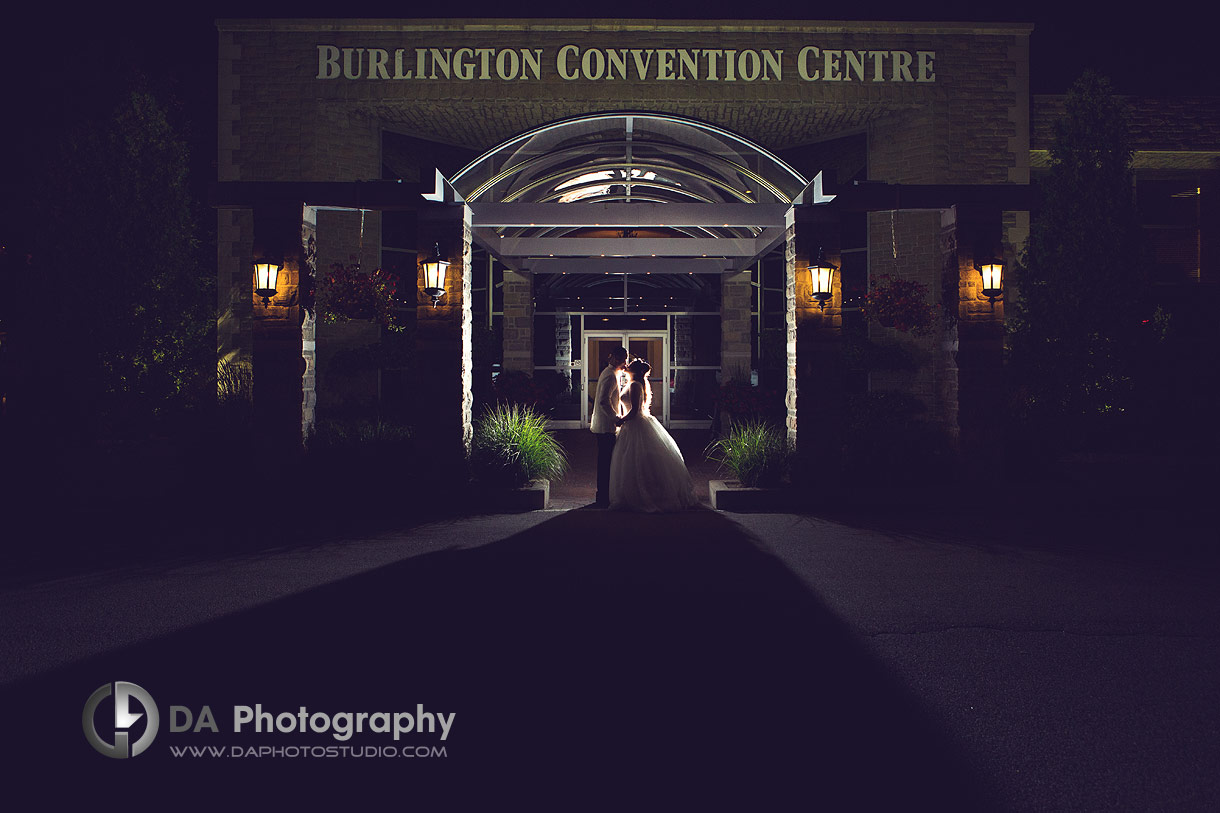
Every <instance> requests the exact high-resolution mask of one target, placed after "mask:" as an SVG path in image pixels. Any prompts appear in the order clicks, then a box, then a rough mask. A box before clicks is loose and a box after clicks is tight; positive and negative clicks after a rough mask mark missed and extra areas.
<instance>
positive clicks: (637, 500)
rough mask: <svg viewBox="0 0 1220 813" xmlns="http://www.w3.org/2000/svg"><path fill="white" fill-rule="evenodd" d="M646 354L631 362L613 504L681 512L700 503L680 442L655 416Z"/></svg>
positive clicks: (631, 508) (617, 446)
mask: <svg viewBox="0 0 1220 813" xmlns="http://www.w3.org/2000/svg"><path fill="white" fill-rule="evenodd" d="M651 369H652V368H651V367H650V366H649V364H648V362H646V361H644V360H643V359H636V360H635V361H633V362H631V363H630V364H628V365H627V375H628V377H629V378H630V384H629V385H628V387H627V390H626V392H625V393H624V395H623V398H622V402H623V404H624V406H626V407H627V412H626V413H624V414H623V415H622V417H620V418H619V419H618V421H617V423H618V424H619V426H620V427H621V428H620V429H619V433H618V439H617V440H616V441H615V442H614V456H613V457H612V458H611V460H610V507H611V508H614V509H619V510H626V511H648V512H654V513H655V512H662V511H681V510H683V509H686V508H691V507H693V506H696V505H698V504H699V499H698V497H696V496H695V487H694V484H693V483H692V482H691V476H690V472H689V471H687V470H686V461H684V460H683V459H682V452H681V451H679V449H678V444H677V443H675V442H674V439H673V438H672V437H670V435H669V433H668V432H666V431H665V427H664V426H662V425H661V422H660V421H658V420H657V419H656V418H654V417H652V414H651V413H650V411H649V410H650V407H651V406H652V388H651V387H650V386H649V384H648V372H649V370H651Z"/></svg>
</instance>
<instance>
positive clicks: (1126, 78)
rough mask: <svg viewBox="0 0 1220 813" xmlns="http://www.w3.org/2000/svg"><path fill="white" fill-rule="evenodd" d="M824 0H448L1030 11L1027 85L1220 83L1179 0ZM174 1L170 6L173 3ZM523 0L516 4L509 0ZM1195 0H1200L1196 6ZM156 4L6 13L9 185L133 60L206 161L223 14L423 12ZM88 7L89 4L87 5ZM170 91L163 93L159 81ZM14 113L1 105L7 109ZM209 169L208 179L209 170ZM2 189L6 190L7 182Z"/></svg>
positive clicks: (840, 12) (801, 12) (1008, 17)
mask: <svg viewBox="0 0 1220 813" xmlns="http://www.w3.org/2000/svg"><path fill="white" fill-rule="evenodd" d="M830 5H831V4H818V3H800V4H796V3H772V4H766V3H758V2H751V3H746V2H738V3H736V4H735V5H733V6H729V5H727V4H723V3H720V4H718V3H716V2H711V3H709V2H707V0H703V2H679V3H658V2H656V0H653V2H642V1H641V0H618V1H617V2H615V3H613V4H612V9H613V12H614V13H613V15H609V14H598V13H597V12H596V11H594V12H593V13H586V14H583V15H581V14H580V13H579V12H580V8H579V5H578V4H573V3H571V2H570V0H569V2H566V3H564V4H562V5H560V4H557V3H554V2H543V3H530V4H522V5H521V6H510V5H508V4H505V3H503V2H498V3H493V2H488V1H487V0H470V1H469V2H464V3H460V4H453V5H444V8H445V9H446V10H447V11H448V10H449V9H452V14H450V15H448V16H460V17H470V18H480V17H496V16H500V17H504V16H522V17H524V16H530V17H547V16H554V17H563V16H567V17H574V16H587V17H591V16H603V17H608V16H614V17H617V18H629V17H634V18H653V17H663V18H669V19H701V18H712V19H734V18H744V17H745V16H746V15H745V14H743V13H742V12H741V11H740V9H743V8H748V9H749V10H750V12H749V17H750V18H751V19H840V20H852V19H871V20H927V21H935V20H953V21H983V22H988V21H1009V22H1032V23H1033V24H1034V25H1035V30H1034V34H1033V38H1032V40H1031V86H1032V90H1033V92H1034V93H1061V92H1063V91H1065V90H1066V88H1067V87H1068V85H1070V83H1071V81H1072V80H1073V79H1074V78H1075V77H1076V76H1077V75H1078V74H1079V73H1080V71H1081V70H1082V69H1084V68H1085V67H1089V66H1092V67H1096V68H1098V69H1100V70H1102V72H1103V73H1106V74H1107V75H1109V76H1110V77H1111V78H1112V79H1113V80H1114V83H1115V86H1116V87H1117V89H1118V90H1119V92H1122V93H1130V94H1137V95H1192V94H1215V93H1216V92H1217V91H1216V90H1215V88H1214V85H1213V81H1214V79H1215V75H1216V73H1217V72H1216V71H1215V69H1214V66H1213V64H1212V63H1213V57H1212V49H1211V47H1210V43H1208V42H1207V39H1206V38H1207V36H1208V34H1209V27H1208V26H1206V25H1203V24H1202V21H1201V20H1200V19H1199V18H1198V12H1197V11H1195V12H1193V13H1192V12H1189V11H1187V9H1186V8H1185V5H1184V4H1178V3H1160V4H1158V7H1160V8H1162V9H1164V13H1163V15H1162V16H1161V17H1160V18H1150V17H1149V16H1147V15H1146V14H1145V15H1140V16H1139V17H1138V18H1130V17H1126V16H1124V15H1122V14H1120V13H1116V10H1115V9H1108V10H1106V11H1104V12H1095V13H1092V14H1085V13H1083V12H1080V11H1078V10H1076V9H1075V8H1072V7H1071V4H1070V0H1069V2H1063V0H1060V1H1059V2H1050V0H1034V2H1032V3H1029V4H1025V5H1021V4H1014V5H1013V6H1012V7H1006V6H1001V5H994V6H992V7H982V5H981V4H979V3H977V2H964V0H943V1H941V2H937V0H931V1H930V2H924V3H919V4H916V3H913V2H907V3H897V2H893V0H879V1H878V2H873V3H869V4H867V5H861V6H850V7H849V6H847V5H845V4H840V5H836V6H834V8H830ZM171 8H172V10H170V9H171ZM511 8H520V9H521V11H519V12H518V13H517V14H516V15H513V14H511V13H508V9H511ZM1195 8H1196V9H1197V8H1198V7H1197V6H1196V7H1195ZM158 9H159V10H158V11H156V12H153V13H151V14H140V13H135V12H132V13H130V14H128V13H123V12H118V13H114V12H108V13H102V12H100V11H93V12H89V11H86V12H83V16H82V14H79V13H73V14H72V15H70V16H66V17H65V19H69V20H70V22H68V23H67V24H64V23H61V22H60V21H59V20H56V19H47V18H46V17H27V18H26V19H24V20H11V21H10V22H12V23H13V24H10V25H6V26H5V27H6V28H7V29H8V30H7V31H6V34H7V35H8V36H7V37H6V39H9V40H11V41H10V42H6V43H4V44H3V48H2V49H0V50H2V51H3V58H4V59H6V60H14V64H13V65H11V66H6V67H5V70H4V72H3V76H4V77H5V85H6V87H5V91H6V96H7V99H6V101H7V103H8V104H7V107H8V110H9V111H11V112H12V114H13V115H12V116H11V118H10V122H12V123H16V125H17V126H16V127H13V126H12V125H11V124H10V125H9V127H7V128H3V129H4V130H6V131H7V132H5V133H4V136H3V137H4V138H6V139H8V140H10V141H11V145H10V148H9V149H8V150H6V153H7V154H8V155H9V156H17V158H16V160H10V161H6V162H5V164H4V167H3V169H0V172H2V173H3V176H4V180H5V181H6V185H8V186H9V188H10V192H11V189H12V186H13V185H14V184H16V185H24V184H25V183H27V182H28V181H29V180H30V177H29V176H30V173H32V172H36V171H37V170H35V169H34V167H36V166H38V161H37V158H38V156H39V155H40V153H41V152H42V151H43V150H44V148H45V147H46V145H48V144H49V143H51V142H52V141H53V136H54V134H55V132H56V130H57V129H58V128H61V127H64V126H68V125H70V124H72V123H73V122H75V121H78V120H80V119H81V118H88V117H90V116H91V115H94V114H97V113H99V112H101V111H103V110H105V109H107V108H108V107H109V104H110V101H111V100H112V99H113V93H114V92H115V91H116V90H117V89H120V88H121V87H122V86H123V83H124V82H123V80H124V77H125V76H127V75H129V74H130V72H131V71H132V70H133V69H138V70H140V71H142V72H143V73H144V74H145V75H146V76H147V77H148V78H149V80H150V82H151V83H152V84H153V86H154V88H157V89H159V90H163V91H164V90H169V91H172V93H173V95H174V97H176V98H177V99H178V100H179V103H180V109H179V114H180V115H179V116H178V119H179V121H180V122H182V123H184V124H186V125H188V126H189V128H190V140H191V142H192V146H193V147H194V151H195V153H196V164H197V171H198V173H199V174H200V175H209V176H210V174H211V168H210V161H211V156H212V155H214V152H215V150H214V146H213V145H214V126H215V125H214V116H215V109H216V107H215V105H216V102H215V82H216V80H215V75H216V73H215V72H216V68H215V58H216V30H215V26H214V20H215V19H217V18H224V17H339V16H361V17H408V18H409V17H428V16H437V15H432V14H428V13H426V12H424V13H421V12H420V10H419V9H418V7H417V6H415V5H414V4H413V3H411V2H404V0H398V2H394V3H389V2H384V0H371V1H370V2H365V3H361V4H359V7H358V9H355V8H353V7H351V6H345V5H344V4H337V3H334V2H328V3H322V2H317V0H298V2H291V3H289V2H283V0H261V1H260V0H252V1H251V2H246V3H233V2H228V3H222V4H218V5H215V6H211V7H202V8H200V7H195V8H192V7H189V6H188V7H186V8H183V7H177V8H173V7H171V6H170V5H169V4H163V5H161V6H159V7H158ZM90 14H92V15H93V16H90ZM163 95H164V94H163ZM6 118H9V117H6ZM203 180H205V181H206V179H203ZM6 197H10V200H11V196H10V195H6Z"/></svg>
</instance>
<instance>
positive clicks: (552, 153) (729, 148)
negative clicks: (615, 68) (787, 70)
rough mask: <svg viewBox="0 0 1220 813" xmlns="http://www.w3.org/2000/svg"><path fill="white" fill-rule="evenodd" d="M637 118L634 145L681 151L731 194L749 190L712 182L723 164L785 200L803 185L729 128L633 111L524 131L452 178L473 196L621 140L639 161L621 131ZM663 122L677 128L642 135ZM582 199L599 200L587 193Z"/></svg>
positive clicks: (591, 166) (590, 167) (574, 170)
mask: <svg viewBox="0 0 1220 813" xmlns="http://www.w3.org/2000/svg"><path fill="white" fill-rule="evenodd" d="M618 121H621V122H622V124H621V125H620V126H616V125H615V122H618ZM637 121H638V122H640V123H641V124H642V125H644V126H642V127H640V128H639V129H638V132H639V133H640V134H641V136H640V138H639V141H638V144H640V145H647V146H648V148H649V149H655V150H658V151H662V152H664V151H665V150H666V149H672V150H673V151H674V152H680V153H684V155H683V157H684V158H686V159H694V161H695V162H696V163H702V164H703V166H704V168H705V170H707V171H708V172H707V174H702V173H698V172H697V171H696V170H693V169H689V170H688V172H689V174H691V175H692V176H695V177H699V176H702V180H703V181H704V182H705V183H709V184H710V185H713V186H715V187H718V188H722V189H724V190H725V191H726V193H728V195H729V197H730V198H736V199H738V200H746V201H749V200H750V198H749V197H748V192H749V190H744V189H737V188H735V187H733V186H732V185H731V184H729V183H726V182H725V180H724V179H723V178H721V179H718V182H715V183H713V181H714V180H716V179H714V178H713V177H712V176H713V175H722V174H723V173H722V170H723V169H724V167H725V165H728V166H730V167H732V171H734V172H737V173H739V174H740V175H741V176H744V177H745V178H748V179H750V181H751V182H753V183H755V184H758V186H759V187H760V188H765V189H766V190H767V191H768V193H770V194H772V195H774V196H775V197H776V198H777V199H779V200H782V201H785V202H791V199H792V197H793V195H794V194H795V193H796V192H797V191H799V190H801V189H803V188H804V187H805V185H806V184H807V181H806V180H805V178H803V177H802V176H801V174H800V173H798V172H797V171H796V170H795V169H793V168H792V167H791V166H789V165H788V164H787V163H785V162H784V161H783V160H781V159H780V158H778V157H777V156H775V155H774V154H772V153H771V152H769V151H768V150H766V149H764V148H763V147H761V146H759V145H757V144H755V143H754V142H752V141H750V140H749V139H746V138H744V137H742V136H739V135H737V134H735V133H732V132H730V131H728V130H725V129H723V128H720V127H716V126H714V125H710V124H707V123H705V122H701V121H698V120H695V119H687V118H684V117H681V116H675V115H669V114H658V113H635V112H610V113H598V114H593V115H589V116H581V117H578V118H574V119H567V120H564V121H559V122H554V123H552V124H548V125H544V126H543V127H539V128H535V129H534V130H530V131H528V132H525V133H522V134H520V135H518V136H515V137H513V138H511V139H509V140H508V141H505V142H503V143H502V144H500V145H498V146H496V147H494V148H493V149H491V150H488V151H487V152H485V153H483V155H481V156H479V157H478V158H476V159H475V160H474V161H472V162H470V163H469V164H467V165H466V166H465V167H463V168H462V169H461V170H460V171H459V172H458V173H457V174H456V175H455V176H454V178H453V179H452V183H453V185H454V187H455V188H456V189H457V190H458V191H459V192H460V193H461V194H462V196H463V197H464V198H465V199H466V200H469V201H474V200H477V199H478V198H480V197H482V196H484V195H486V194H487V193H488V192H489V191H490V190H492V189H494V188H495V187H496V186H497V185H499V184H501V183H503V182H504V181H505V180H507V179H509V178H513V177H517V176H519V175H520V174H521V173H523V172H525V171H526V170H527V169H528V168H529V167H530V166H536V165H537V164H538V162H540V161H544V160H554V159H555V157H557V156H558V155H560V154H563V153H578V152H579V150H581V149H589V148H591V147H594V146H598V145H601V146H619V145H624V144H625V145H626V148H625V150H626V155H625V157H624V160H623V161H621V162H619V163H629V164H631V165H632V166H638V165H636V164H634V162H632V161H631V152H630V150H631V145H632V144H633V141H632V138H626V139H624V138H623V137H622V136H620V135H619V134H620V133H629V134H634V133H636V132H637V129H636V126H635V125H636V122H637ZM651 123H657V124H658V127H657V128H655V129H654V130H650V128H649V127H648V126H647V125H648V124H651ZM667 127H668V128H675V127H676V132H675V133H664V134H663V135H664V138H657V137H649V136H648V135H644V134H646V133H653V134H654V135H655V134H656V133H659V132H660V131H661V130H662V129H664V128H667ZM607 135H611V137H609V138H607V137H606V136H607ZM633 137H634V135H633ZM573 139H583V143H572V141H573ZM726 153H728V154H731V155H733V156H734V157H737V158H742V157H743V156H754V157H756V158H757V159H758V160H759V162H760V164H761V165H766V166H768V167H769V168H773V169H774V173H773V177H770V176H772V173H770V172H763V171H762V170H761V168H760V170H758V171H755V170H752V169H750V168H749V167H747V166H746V165H745V161H744V160H742V161H732V160H730V159H729V158H728V157H727V156H726ZM500 156H502V157H503V160H502V161H500V162H499V164H498V166H497V161H499V160H500V159H499V157H500ZM489 163H490V168H489V167H488V164H489ZM713 167H715V168H713ZM597 168H599V165H598V162H597V161H596V160H593V161H590V162H589V163H587V164H585V165H584V169H585V171H594V170H595V169H597ZM580 170H581V166H580V165H579V164H577V165H575V166H573V167H571V168H570V169H568V170H566V171H565V172H563V173H549V174H548V176H547V177H555V176H557V175H558V176H569V177H570V176H573V175H575V174H578V173H579V172H580ZM482 171H489V172H490V173H491V177H490V178H488V179H487V180H485V181H483V182H481V183H480V182H478V181H477V176H478V174H479V173H480V172H482ZM665 171H666V172H675V171H678V168H677V167H666V168H665ZM540 185H541V181H540V180H539V179H534V180H533V181H532V182H530V183H528V184H527V187H528V189H536V188H538V186H540ZM788 190H791V191H788ZM524 191H525V190H522V189H518V190H514V192H513V194H512V198H511V199H512V200H520V198H521V196H522V195H523V194H524ZM743 195H745V197H743ZM586 200H601V199H600V198H589V199H586Z"/></svg>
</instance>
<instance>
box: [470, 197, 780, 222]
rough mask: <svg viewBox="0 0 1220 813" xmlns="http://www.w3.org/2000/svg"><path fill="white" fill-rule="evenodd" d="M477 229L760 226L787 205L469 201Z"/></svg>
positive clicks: (772, 219)
mask: <svg viewBox="0 0 1220 813" xmlns="http://www.w3.org/2000/svg"><path fill="white" fill-rule="evenodd" d="M470 210H471V215H472V218H473V219H472V225H473V226H474V228H476V229H478V228H483V227H494V228H501V227H508V228H531V227H535V228H554V227H574V228H595V227H606V228H616V229H617V228H649V227H663V226H671V227H675V228H680V227H683V226H705V227H709V228H717V227H724V228H728V227H750V226H754V227H758V228H768V227H771V226H778V227H780V228H782V227H783V225H784V215H785V214H786V213H787V211H788V204H785V203H656V202H653V201H640V202H635V203H624V202H620V203H487V202H483V201H474V202H472V203H471V204H470Z"/></svg>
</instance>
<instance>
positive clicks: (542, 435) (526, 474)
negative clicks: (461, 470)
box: [471, 404, 568, 488]
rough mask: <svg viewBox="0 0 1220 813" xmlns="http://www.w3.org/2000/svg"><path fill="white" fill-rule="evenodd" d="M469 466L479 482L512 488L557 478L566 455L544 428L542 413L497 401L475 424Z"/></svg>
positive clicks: (564, 465) (566, 458)
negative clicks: (531, 481)
mask: <svg viewBox="0 0 1220 813" xmlns="http://www.w3.org/2000/svg"><path fill="white" fill-rule="evenodd" d="M471 468H472V470H473V472H474V475H475V477H476V479H478V480H479V481H480V482H483V483H486V484H489V485H497V486H507V487H510V488H516V487H519V486H522V485H525V484H526V483H527V482H529V481H530V480H537V479H547V480H558V479H560V478H561V477H563V475H564V473H565V472H566V471H567V469H568V457H567V453H566V452H565V451H564V448H563V446H561V445H560V443H559V441H557V440H556V439H555V436H554V435H552V434H551V433H550V432H548V431H547V428H546V416H544V415H542V414H541V413H539V412H538V411H537V410H535V409H534V408H533V407H530V406H523V405H521V404H497V405H496V406H494V407H489V408H488V409H487V411H486V412H484V413H483V417H482V418H480V419H479V421H478V422H477V423H476V424H475V428H474V442H473V447H472V450H471Z"/></svg>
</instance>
